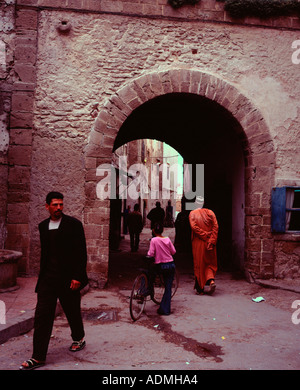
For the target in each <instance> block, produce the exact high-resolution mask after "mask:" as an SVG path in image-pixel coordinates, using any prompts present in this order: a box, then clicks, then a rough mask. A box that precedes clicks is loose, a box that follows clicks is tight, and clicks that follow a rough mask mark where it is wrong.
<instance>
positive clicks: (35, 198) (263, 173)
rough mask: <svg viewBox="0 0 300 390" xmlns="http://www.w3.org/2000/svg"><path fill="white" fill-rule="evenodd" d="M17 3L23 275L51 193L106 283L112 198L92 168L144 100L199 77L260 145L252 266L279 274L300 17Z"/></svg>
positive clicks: (13, 185)
mask: <svg viewBox="0 0 300 390" xmlns="http://www.w3.org/2000/svg"><path fill="white" fill-rule="evenodd" d="M17 3H18V6H17V19H16V26H15V30H14V34H15V36H16V39H15V41H14V45H15V51H14V83H13V87H11V94H12V112H11V123H10V124H11V130H10V148H9V177H8V183H9V187H8V205H7V212H8V213H7V229H8V233H9V234H8V239H7V243H6V246H7V248H12V249H18V250H21V251H22V252H23V253H24V257H23V262H22V264H21V270H23V271H24V272H35V271H36V269H37V266H38V251H39V249H38V248H39V245H38V232H37V224H38V222H40V220H41V219H43V218H44V217H46V216H47V213H46V211H45V210H44V202H45V199H44V198H45V195H46V193H47V192H48V191H49V190H51V189H53V188H55V189H57V190H60V191H62V192H63V193H65V195H66V202H65V203H66V210H65V211H66V213H69V214H72V215H74V216H76V217H78V218H79V219H81V220H82V221H83V222H84V223H85V230H86V234H87V241H88V245H89V267H90V268H89V271H90V274H102V275H103V277H104V279H105V275H106V272H107V263H108V231H109V203H108V202H107V201H100V200H98V199H96V194H95V183H96V181H97V177H96V168H97V166H98V165H99V164H100V163H103V162H110V161H111V158H112V155H111V150H112V147H113V144H114V139H115V136H116V132H117V131H118V128H119V126H120V125H121V124H122V121H124V120H125V119H126V117H127V116H128V115H129V114H130V112H131V111H132V110H133V109H135V108H136V107H138V106H139V105H140V104H142V103H143V102H144V101H145V100H143V99H145V94H147V96H146V98H147V99H149V98H151V97H154V96H158V95H159V94H161V93H164V92H165V91H166V90H167V89H166V88H167V85H170V82H171V81H170V77H171V76H170V75H172V74H173V75H175V74H177V75H178V76H179V77H183V79H181V81H178V82H177V83H178V85H180V88H181V89H182V88H185V87H182V86H181V82H182V83H183V84H184V85H188V88H189V91H191V90H192V89H190V88H193V87H192V86H193V85H197V86H199V84H196V81H197V80H193V78H192V76H191V75H196V74H199V73H197V72H194V73H193V72H191V70H197V71H198V72H200V73H201V74H209V75H212V78H211V79H210V76H208V78H207V84H204V83H203V84H202V85H206V88H208V85H209V86H210V88H211V89H210V90H203V91H202V92H201V93H203V94H204V95H205V94H208V97H210V98H212V99H213V98H216V99H217V95H216V94H214V91H215V88H217V86H215V85H214V83H215V82H216V81H215V80H221V81H222V83H223V86H224V88H228V89H227V90H226V89H225V90H224V91H223V92H222V104H223V105H224V106H225V107H227V105H228V107H231V110H232V112H233V114H234V115H235V116H236V117H237V118H238V119H239V120H242V119H243V127H244V128H247V129H248V137H249V139H251V142H252V145H254V146H253V148H252V146H251V148H252V149H251V148H250V149H249V148H248V146H247V145H244V147H245V150H248V151H249V150H251V153H250V154H249V155H248V162H250V165H248V167H247V169H246V179H247V182H246V198H247V199H246V204H247V205H248V207H247V211H246V235H247V236H246V250H247V253H248V255H247V256H248V263H249V264H250V265H251V267H252V270H253V271H254V272H257V273H258V274H263V275H266V276H268V275H269V276H270V275H271V276H272V275H273V272H274V242H273V236H272V234H271V232H270V204H269V202H270V186H272V185H274V184H277V183H278V181H280V180H283V179H284V180H285V181H286V182H289V181H290V180H293V182H296V183H298V184H300V177H299V172H298V171H297V166H299V156H298V153H297V148H299V137H298V134H299V130H298V129H299V125H300V123H299V105H298V103H297V102H299V101H300V96H299V94H300V92H299V91H300V88H299V87H300V85H299V84H300V80H299V78H298V74H299V66H300V65H299V66H297V65H295V64H293V63H292V61H291V55H292V50H291V44H292V42H293V41H295V40H297V39H299V19H298V18H279V19H274V20H269V21H261V20H257V19H247V20H243V21H234V20H231V19H230V18H229V16H228V15H227V14H226V13H225V12H224V10H223V8H222V7H223V4H222V3H218V2H216V1H214V0H210V1H205V0H203V1H202V2H201V3H200V4H199V5H197V6H193V7H183V8H182V9H180V10H174V9H172V8H171V7H170V6H168V5H167V0H157V1H151V0H141V1H117V0H116V1H113V2H112V1H96V0H78V1H76V0H72V1H71V0H64V1H53V0H52V1H50V0H19V1H18V2H17ZM68 24H69V25H70V30H69V31H63V30H64V26H66V25H68ZM172 72H173V73H172ZM176 72H177V73H176ZM180 72H181V73H180ZM149 75H152V76H149ZM143 77H145V78H144V81H145V82H146V83H148V84H147V85H148V89H147V88H146V87H143V88H142V90H143V92H141V91H140V88H141V86H139V85H138V84H137V82H136V81H135V80H143ZM196 77H198V76H196ZM200 79H201V77H200ZM203 80H204V79H203ZM175 81H176V80H175ZM198 82H199V80H198ZM126 85H131V86H133V85H134V86H135V91H132V87H129V88H127V89H126ZM142 85H144V84H142ZM226 85H229V86H232V87H233V88H232V89H230V88H229V87H226ZM137 90H139V91H140V93H141V95H139V94H138V93H137ZM231 91H232V94H230V93H231ZM233 91H238V92H233ZM197 92H199V91H197ZM142 93H143V94H144V95H142ZM199 93H200V92H199ZM126 94H129V95H126ZM142 96H143V98H142ZM124 102H125V103H124ZM248 102H250V103H249V104H250V106H251V107H252V111H251V110H250V111H245V110H247V109H249V107H248ZM111 103H112V105H110V104H111ZM256 108H258V110H259V115H257V113H256V111H255V109H256ZM243 110H244V111H243ZM249 113H250V114H249ZM112 114H113V115H112ZM248 114H249V115H248ZM97 116H98V117H97ZM96 117H97V120H95V118H96ZM255 117H256V118H255ZM262 118H263V121H262ZM262 123H263V125H262ZM251 125H252V126H251ZM262 129H267V131H266V132H265V133H264V132H263V130H262ZM91 145H94V146H93V147H92V151H91ZM265 152H266V153H267V154H265ZM253 157H254V159H253ZM250 160H251V161H250ZM253 161H255V163H253ZM297 162H298V163H297ZM265 183H267V185H266V184H265ZM254 208H255V210H254ZM258 208H259V210H258ZM29 249H30V252H29ZM29 253H30V261H29Z"/></svg>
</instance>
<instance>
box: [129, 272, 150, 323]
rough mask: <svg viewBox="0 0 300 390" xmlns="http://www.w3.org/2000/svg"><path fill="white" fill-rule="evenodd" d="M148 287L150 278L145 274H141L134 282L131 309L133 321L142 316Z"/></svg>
mask: <svg viewBox="0 0 300 390" xmlns="http://www.w3.org/2000/svg"><path fill="white" fill-rule="evenodd" d="M147 288H148V278H147V276H146V275H145V274H140V275H138V276H137V277H136V278H135V281H134V282H133V286H132V290H131V295H130V303H129V311H130V316H131V318H132V319H133V321H136V320H138V319H139V318H140V316H141V315H142V313H143V310H144V308H145V305H146V292H147Z"/></svg>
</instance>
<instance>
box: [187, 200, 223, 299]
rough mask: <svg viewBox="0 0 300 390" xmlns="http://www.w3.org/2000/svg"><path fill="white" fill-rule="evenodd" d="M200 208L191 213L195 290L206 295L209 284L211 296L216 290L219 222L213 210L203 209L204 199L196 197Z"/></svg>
mask: <svg viewBox="0 0 300 390" xmlns="http://www.w3.org/2000/svg"><path fill="white" fill-rule="evenodd" d="M196 203H197V206H198V208H197V209H196V210H193V211H191V212H190V215H189V220H190V225H191V229H192V250H193V259H194V275H195V289H196V291H197V292H198V293H199V294H203V293H204V286H205V285H206V284H209V294H213V292H214V291H215V288H216V283H215V274H216V272H217V268H218V265H217V250H216V244H217V238H218V230H219V226H218V222H217V218H216V216H215V214H214V212H213V211H212V210H209V209H206V208H203V204H204V199H203V198H202V197H200V196H199V197H198V196H197V197H196Z"/></svg>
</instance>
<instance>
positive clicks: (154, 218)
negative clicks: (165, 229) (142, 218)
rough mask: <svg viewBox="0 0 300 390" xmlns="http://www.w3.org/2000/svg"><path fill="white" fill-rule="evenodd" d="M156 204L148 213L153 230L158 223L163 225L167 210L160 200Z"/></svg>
mask: <svg viewBox="0 0 300 390" xmlns="http://www.w3.org/2000/svg"><path fill="white" fill-rule="evenodd" d="M155 206H156V207H154V208H153V209H151V210H150V212H149V213H148V215H147V218H148V219H149V220H150V221H151V230H152V229H154V226H155V224H156V223H159V224H161V225H163V223H164V219H165V211H164V209H162V208H161V207H160V202H156V204H155Z"/></svg>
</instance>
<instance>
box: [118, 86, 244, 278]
mask: <svg viewBox="0 0 300 390" xmlns="http://www.w3.org/2000/svg"><path fill="white" fill-rule="evenodd" d="M241 134H242V130H241V127H240V125H239V123H238V122H237V121H236V119H235V118H234V117H233V116H232V115H231V114H230V113H229V112H228V111H227V110H226V109H225V108H224V107H222V106H221V105H219V104H218V103H216V102H214V101H211V100H209V99H207V98H204V97H202V96H198V95H194V94H188V93H173V94H166V95H162V96H159V97H156V98H154V99H152V100H150V101H148V102H146V103H144V104H143V105H141V106H139V107H138V108H137V109H135V110H134V111H133V112H132V113H131V115H129V117H128V118H127V119H126V120H125V121H124V123H123V125H122V126H121V128H120V130H119V133H118V135H117V137H116V139H115V144H114V150H116V149H117V148H119V147H120V146H122V145H124V144H126V143H128V142H130V141H133V140H136V139H143V138H150V139H157V140H160V141H163V142H166V143H167V144H169V145H171V146H172V147H173V148H174V149H176V150H177V151H178V152H179V153H180V154H181V155H182V157H183V158H184V160H185V162H186V163H189V164H204V175H205V180H204V185H205V187H204V190H205V207H207V208H211V209H212V210H213V211H214V212H215V214H216V216H217V219H218V222H219V229H220V230H219V239H218V262H219V268H220V269H221V270H225V271H233V270H242V269H243V266H244V240H245V234H244V198H245V194H244V168H245V165H244V156H243V148H242V143H241V141H240V135H241Z"/></svg>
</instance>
